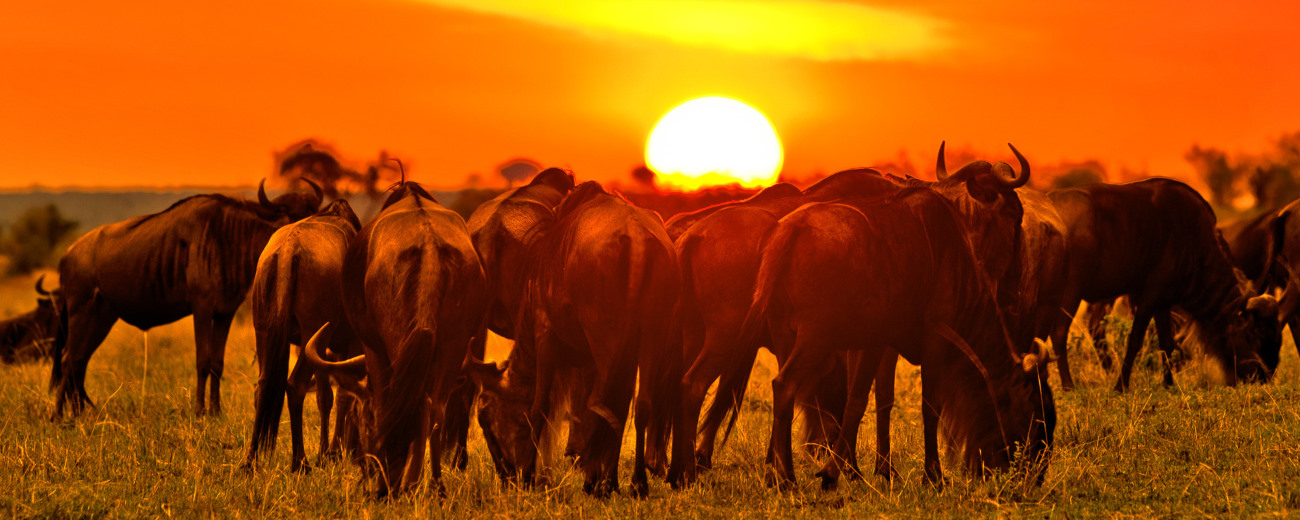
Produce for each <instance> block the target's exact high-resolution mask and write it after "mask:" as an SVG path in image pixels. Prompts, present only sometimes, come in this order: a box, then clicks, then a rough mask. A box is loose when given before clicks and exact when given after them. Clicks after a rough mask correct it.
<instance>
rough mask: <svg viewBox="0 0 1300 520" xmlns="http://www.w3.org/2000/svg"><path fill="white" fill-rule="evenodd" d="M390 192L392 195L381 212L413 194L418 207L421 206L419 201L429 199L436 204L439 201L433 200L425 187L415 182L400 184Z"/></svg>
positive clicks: (385, 201)
mask: <svg viewBox="0 0 1300 520" xmlns="http://www.w3.org/2000/svg"><path fill="white" fill-rule="evenodd" d="M388 191H389V192H390V193H389V194H388V198H387V199H384V205H383V206H381V207H380V208H379V210H380V211H383V210H385V209H387V208H388V207H389V206H392V205H393V204H395V203H396V202H397V201H399V200H402V198H403V197H406V196H407V195H411V194H413V195H415V197H416V205H419V204H420V202H419V199H428V200H429V201H431V202H433V203H435V204H436V203H437V202H438V199H435V198H433V195H430V194H429V192H428V191H426V190H425V189H424V186H421V185H420V183H418V182H415V181H405V182H399V183H397V184H394V185H393V186H392V187H390V188H388Z"/></svg>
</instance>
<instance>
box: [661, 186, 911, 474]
mask: <svg viewBox="0 0 1300 520" xmlns="http://www.w3.org/2000/svg"><path fill="white" fill-rule="evenodd" d="M897 189H898V186H897V184H895V183H894V181H892V180H890V179H888V178H886V177H884V176H882V175H881V174H879V173H877V172H876V171H874V170H869V169H858V170H847V171H843V172H839V173H836V174H834V175H831V176H829V177H827V178H825V179H823V180H822V181H821V182H818V183H817V184H815V185H813V186H811V187H809V188H808V189H807V190H805V191H804V192H799V191H793V190H792V189H791V187H788V185H785V184H777V185H775V186H772V187H770V188H767V189H766V190H763V191H762V192H759V193H758V194H756V195H754V196H753V197H750V198H749V199H747V200H745V201H742V202H741V203H728V204H725V205H720V206H721V207H716V208H705V209H704V210H701V211H699V212H696V214H697V215H698V214H706V215H705V216H704V217H703V218H699V219H696V221H695V223H694V224H693V225H691V226H689V227H688V228H687V229H686V231H685V232H683V233H682V234H681V235H680V236H678V237H676V250H677V256H678V262H679V264H680V265H681V269H682V279H683V284H682V298H681V301H682V303H681V320H680V322H681V325H682V333H683V345H682V351H683V359H684V360H685V361H686V362H687V363H688V370H687V371H686V373H685V374H684V375H683V376H682V380H681V387H682V390H681V392H682V393H681V396H680V402H679V409H678V411H677V417H676V418H675V420H674V424H673V431H674V432H675V433H674V435H673V446H674V447H673V458H672V467H671V468H670V469H669V474H668V480H669V482H670V483H672V484H673V485H674V486H681V485H686V484H689V483H690V482H692V481H693V480H694V478H695V473H696V471H697V470H696V468H697V466H703V467H708V466H710V465H711V464H712V457H713V450H714V440H715V438H716V436H717V432H718V429H719V428H720V427H721V425H722V423H723V421H724V420H725V419H726V416H727V415H730V416H731V418H732V420H731V422H730V423H728V425H727V433H730V430H731V427H732V425H734V423H735V418H736V410H737V407H738V405H739V403H740V402H741V401H742V399H743V397H744V393H745V389H746V387H747V386H748V382H749V374H750V370H751V369H752V368H753V366H754V358H755V356H756V355H757V354H758V349H759V347H760V346H761V345H769V344H770V342H768V341H767V338H765V337H760V338H758V341H757V342H756V343H754V344H740V343H739V342H738V341H737V340H738V338H739V335H740V327H741V325H742V324H743V323H744V319H745V312H746V311H748V310H749V304H750V301H751V298H752V297H753V293H754V281H755V280H756V279H757V277H758V264H759V260H760V256H759V253H760V249H759V247H760V245H761V244H762V241H763V237H764V236H765V235H766V234H767V233H768V231H769V230H771V229H772V228H773V227H775V226H776V222H777V221H778V220H779V219H780V218H781V217H782V216H785V215H786V214H787V213H789V212H790V211H793V210H794V209H795V208H797V207H799V206H800V205H802V204H805V203H808V202H816V201H824V200H833V199H836V198H840V197H844V196H850V195H869V194H876V193H887V192H892V191H895V190H897ZM678 227H679V228H680V226H678ZM827 368H828V373H829V374H838V375H839V377H836V376H834V375H832V376H830V377H828V378H827V380H828V381H829V382H830V383H831V384H828V385H825V386H824V387H820V388H819V392H817V394H816V395H814V396H812V397H811V398H810V399H808V400H807V401H803V402H801V405H802V407H803V408H804V411H805V414H804V417H805V419H806V422H807V424H808V426H810V428H807V431H808V433H809V441H810V442H812V443H815V444H820V445H828V444H830V442H832V440H833V439H834V438H835V436H836V435H837V433H838V426H837V422H838V416H839V414H840V413H841V411H842V409H843V406H844V397H843V396H844V393H845V389H844V387H843V386H842V384H840V385H839V386H838V387H837V386H836V384H835V383H842V382H843V381H844V379H845V378H846V377H847V374H846V372H845V371H846V369H845V368H844V365H843V363H842V362H839V361H838V360H836V362H835V363H832V364H830V365H829V366H828V367H827ZM715 379H717V380H719V382H718V389H717V391H716V393H715V398H714V400H713V403H712V404H711V405H710V406H709V408H708V411H707V412H706V413H705V419H704V422H703V424H702V426H701V427H700V429H699V435H698V437H699V438H698V440H697V439H696V436H697V435H696V425H697V424H699V421H700V408H701V406H702V404H703V401H704V398H705V392H706V391H707V390H708V387H709V385H710V384H712V383H713V381H714V380H715ZM823 410H824V412H823ZM828 414H829V415H828ZM724 437H725V435H724Z"/></svg>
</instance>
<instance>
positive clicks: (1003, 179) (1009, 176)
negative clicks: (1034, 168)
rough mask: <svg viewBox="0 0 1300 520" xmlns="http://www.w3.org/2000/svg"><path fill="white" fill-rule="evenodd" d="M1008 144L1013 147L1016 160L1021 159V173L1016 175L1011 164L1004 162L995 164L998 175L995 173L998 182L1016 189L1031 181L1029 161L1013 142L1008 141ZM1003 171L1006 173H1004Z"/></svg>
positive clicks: (1012, 151)
mask: <svg viewBox="0 0 1300 520" xmlns="http://www.w3.org/2000/svg"><path fill="white" fill-rule="evenodd" d="M1007 146H1010V147H1011V153H1013V154H1016V160H1018V161H1020V175H1016V171H1015V170H1013V169H1011V165H1009V164H1007V163H1003V162H1000V163H998V164H997V165H996V166H994V167H993V170H994V171H995V172H997V173H998V175H995V177H996V178H997V179H998V182H1000V183H1002V185H1003V186H1006V187H1008V188H1011V189H1013V190H1014V189H1016V188H1019V187H1021V186H1024V185H1025V184H1027V183H1028V182H1029V161H1028V160H1025V156H1023V155H1020V150H1017V149H1016V147H1015V146H1013V145H1012V144H1011V143H1007ZM1003 173H1005V174H1006V175H1003Z"/></svg>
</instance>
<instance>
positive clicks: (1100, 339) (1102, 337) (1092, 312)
mask: <svg viewBox="0 0 1300 520" xmlns="http://www.w3.org/2000/svg"><path fill="white" fill-rule="evenodd" d="M1113 303H1114V302H1113V301H1104V302H1091V303H1089V304H1088V311H1087V312H1088V314H1087V315H1088V335H1089V336H1092V348H1093V349H1096V351H1097V358H1098V359H1099V360H1100V361H1101V368H1102V369H1104V370H1110V367H1111V365H1114V364H1115V360H1114V357H1112V356H1111V355H1110V341H1109V340H1108V339H1107V338H1106V317H1107V316H1109V315H1110V310H1111V306H1112V305H1113ZM1052 346H1053V347H1055V346H1056V344H1055V343H1053V344H1052Z"/></svg>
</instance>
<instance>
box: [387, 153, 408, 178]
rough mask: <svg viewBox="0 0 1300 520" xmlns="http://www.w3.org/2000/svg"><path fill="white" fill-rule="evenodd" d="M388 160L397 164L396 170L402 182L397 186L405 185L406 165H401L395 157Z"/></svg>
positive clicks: (399, 160)
mask: <svg viewBox="0 0 1300 520" xmlns="http://www.w3.org/2000/svg"><path fill="white" fill-rule="evenodd" d="M388 160H390V161H393V162H395V163H397V170H398V172H400V173H401V174H402V182H399V183H398V184H406V165H405V164H402V160H401V159H398V158H397V157H389V158H388Z"/></svg>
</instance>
